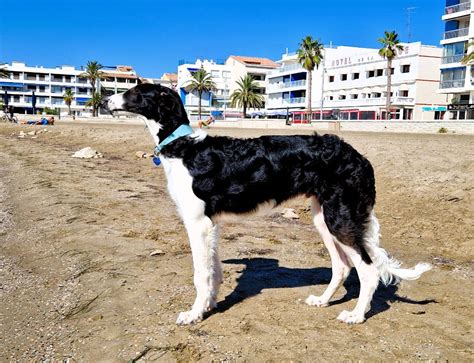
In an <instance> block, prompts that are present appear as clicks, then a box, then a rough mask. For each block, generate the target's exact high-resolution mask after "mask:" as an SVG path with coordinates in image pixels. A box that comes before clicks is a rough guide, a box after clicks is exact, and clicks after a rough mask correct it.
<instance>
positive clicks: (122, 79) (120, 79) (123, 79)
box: [117, 77, 126, 83]
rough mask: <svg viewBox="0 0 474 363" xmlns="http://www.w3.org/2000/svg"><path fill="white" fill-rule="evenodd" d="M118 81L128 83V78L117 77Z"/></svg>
mask: <svg viewBox="0 0 474 363" xmlns="http://www.w3.org/2000/svg"><path fill="white" fill-rule="evenodd" d="M117 83H126V79H125V78H119V77H117Z"/></svg>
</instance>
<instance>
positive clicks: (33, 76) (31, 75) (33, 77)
mask: <svg viewBox="0 0 474 363" xmlns="http://www.w3.org/2000/svg"><path fill="white" fill-rule="evenodd" d="M25 79H26V80H27V81H36V74H35V73H25Z"/></svg>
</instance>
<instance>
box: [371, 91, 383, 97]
mask: <svg viewBox="0 0 474 363" xmlns="http://www.w3.org/2000/svg"><path fill="white" fill-rule="evenodd" d="M380 97H382V94H381V93H380V92H374V93H372V98H380Z"/></svg>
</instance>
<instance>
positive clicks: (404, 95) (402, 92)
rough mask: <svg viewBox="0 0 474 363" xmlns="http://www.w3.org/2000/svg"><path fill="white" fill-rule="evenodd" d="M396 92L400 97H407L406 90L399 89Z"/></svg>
mask: <svg viewBox="0 0 474 363" xmlns="http://www.w3.org/2000/svg"><path fill="white" fill-rule="evenodd" d="M398 94H399V95H400V97H408V91H399V92H398Z"/></svg>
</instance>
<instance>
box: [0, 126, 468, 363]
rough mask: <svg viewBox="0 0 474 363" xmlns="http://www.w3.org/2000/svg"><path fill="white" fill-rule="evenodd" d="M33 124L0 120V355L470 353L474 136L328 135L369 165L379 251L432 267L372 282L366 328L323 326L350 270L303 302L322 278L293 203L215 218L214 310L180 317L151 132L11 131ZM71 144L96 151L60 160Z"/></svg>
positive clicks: (181, 278) (185, 283) (167, 208)
mask: <svg viewBox="0 0 474 363" xmlns="http://www.w3.org/2000/svg"><path fill="white" fill-rule="evenodd" d="M37 129H38V128H37V127H34V126H19V125H5V124H3V125H0V160H1V161H0V203H1V204H0V361H33V360H35V361H38V360H42V359H47V358H55V359H66V360H67V359H68V358H70V360H69V361H77V362H84V361H87V362H97V361H100V362H120V361H134V359H135V360H136V359H138V360H139V361H153V360H159V361H183V362H187V361H196V360H202V361H210V360H214V361H304V362H310V361H311V362H314V361H349V360H351V361H356V360H362V361H396V360H398V361H399V360H411V361H413V360H436V361H445V360H450V361H470V360H472V359H473V346H472V343H473V341H474V339H473V332H472V325H473V321H474V319H473V318H474V317H473V302H472V301H473V296H472V295H473V291H474V289H473V288H474V283H473V268H474V264H473V235H474V233H473V232H474V228H473V226H474V222H473V215H474V214H473V193H474V190H473V183H474V182H473V180H474V137H472V136H461V135H409V134H382V133H372V134H370V133H345V134H342V136H343V137H344V138H345V139H346V140H347V141H348V142H350V143H351V144H353V145H354V146H355V147H356V148H357V149H358V150H359V151H360V152H362V153H363V154H365V155H366V156H367V157H368V158H369V159H370V160H371V161H372V163H373V165H374V168H375V172H376V178H377V192H378V201H377V205H376V212H377V215H378V217H379V219H380V221H381V225H382V234H383V237H382V244H383V246H384V247H385V248H387V249H388V250H389V251H390V252H391V253H392V254H393V255H395V256H396V257H397V258H399V259H400V260H402V261H404V262H405V264H406V265H413V264H414V263H416V262H419V261H427V262H431V263H433V265H434V270H433V271H430V272H428V273H426V274H425V275H424V276H423V277H422V278H421V279H420V280H418V281H414V282H407V283H403V284H402V285H400V286H398V287H395V286H390V287H387V288H385V287H379V289H378V290H377V292H376V296H375V298H374V301H373V304H372V309H371V311H370V312H369V314H368V317H369V318H368V320H367V322H366V323H365V324H362V325H356V326H348V325H345V324H343V323H340V322H339V321H337V320H336V319H335V317H336V316H337V315H338V314H339V312H340V311H341V310H344V309H352V307H353V306H354V304H355V299H356V296H357V294H358V288H359V287H358V280H357V276H356V275H355V273H354V272H353V273H352V274H351V276H350V278H349V279H348V281H347V282H346V284H345V286H344V287H345V288H342V289H341V291H339V293H338V295H337V296H336V298H335V301H334V303H333V304H331V305H330V306H329V307H327V308H316V307H310V306H307V305H305V304H304V299H305V298H306V297H307V296H308V295H309V294H320V293H321V292H322V291H323V290H324V289H325V285H326V284H327V283H328V282H329V280H330V276H331V271H330V261H329V257H328V255H327V253H326V251H325V249H324V247H323V245H322V242H321V240H320V238H319V236H318V235H317V233H316V232H315V230H314V228H313V226H312V225H311V223H310V220H309V215H308V213H309V212H308V201H307V200H305V199H303V198H301V199H298V200H294V201H292V202H291V203H287V204H286V205H285V207H292V208H295V209H296V211H297V212H298V213H299V215H300V216H301V218H300V219H299V220H295V221H291V220H286V219H284V218H281V217H279V216H278V215H273V216H268V217H261V218H250V219H248V220H247V221H245V222H243V223H241V224H228V225H225V226H224V228H223V235H222V243H221V257H222V260H223V267H224V271H225V272H224V274H225V281H224V284H223V286H222V289H221V293H220V295H219V307H218V310H217V311H216V312H215V313H214V314H212V315H211V316H209V317H208V318H207V319H206V320H205V321H203V322H202V323H200V324H197V325H194V326H189V327H178V326H176V325H175V320H176V317H177V314H178V313H179V312H180V311H183V310H187V309H188V308H189V307H190V305H191V304H192V302H193V299H194V289H193V284H192V265H191V254H190V249H189V246H188V242H187V239H186V235H185V231H184V228H183V226H182V224H181V222H180V220H179V218H178V217H177V214H176V211H175V208H174V206H173V205H172V202H171V201H170V198H169V197H168V195H167V192H166V188H165V179H164V175H163V170H162V168H157V167H154V166H153V165H152V162H151V160H150V159H140V160H139V159H137V158H136V156H135V153H136V151H138V150H144V151H147V152H149V151H151V150H152V148H153V145H152V142H151V139H150V137H149V135H148V131H147V130H144V128H143V127H141V126H131V125H95V124H87V125H80V124H77V123H76V124H67V125H66V124H59V125H57V126H52V127H49V131H48V132H47V133H43V134H40V135H37V137H35V138H33V137H32V136H30V135H27V136H26V137H25V138H23V139H18V138H17V135H18V133H19V131H20V130H24V131H25V132H28V131H31V130H37ZM284 132H285V131H281V130H280V131H274V132H272V131H271V130H262V131H260V130H259V131H256V130H231V129H225V130H211V131H210V133H211V134H214V133H218V134H228V135H233V136H257V135H260V134H261V133H266V134H269V133H275V134H279V133H284ZM295 132H300V133H308V132H307V131H295ZM86 146H91V147H93V148H95V149H97V150H98V151H100V152H101V153H103V155H104V158H102V159H91V160H80V159H74V158H71V155H72V154H73V153H74V152H75V151H77V150H79V149H81V148H83V147H86ZM155 250H161V251H162V252H163V253H160V254H158V255H156V256H150V253H151V252H152V251H155Z"/></svg>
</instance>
